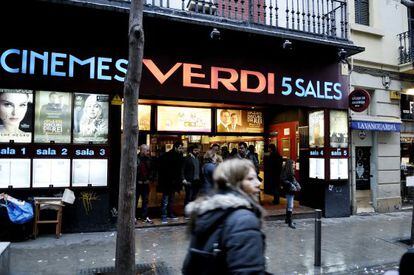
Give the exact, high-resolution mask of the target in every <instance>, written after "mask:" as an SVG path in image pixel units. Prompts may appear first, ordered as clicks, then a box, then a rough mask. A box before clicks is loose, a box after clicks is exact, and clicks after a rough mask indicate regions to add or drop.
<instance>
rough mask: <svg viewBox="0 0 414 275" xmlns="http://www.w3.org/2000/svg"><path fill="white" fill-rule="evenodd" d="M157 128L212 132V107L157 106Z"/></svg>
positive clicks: (172, 130) (160, 129)
mask: <svg viewBox="0 0 414 275" xmlns="http://www.w3.org/2000/svg"><path fill="white" fill-rule="evenodd" d="M157 130H158V131H169V132H201V133H202V132H211V109H207V108H189V107H172V106H157Z"/></svg>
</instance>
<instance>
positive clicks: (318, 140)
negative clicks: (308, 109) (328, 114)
mask: <svg viewBox="0 0 414 275" xmlns="http://www.w3.org/2000/svg"><path fill="white" fill-rule="evenodd" d="M324 123H325V119H324V113H323V111H317V112H312V113H309V147H311V148H315V147H323V146H324V128H325V127H324Z"/></svg>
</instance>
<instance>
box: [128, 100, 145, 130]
mask: <svg viewBox="0 0 414 275" xmlns="http://www.w3.org/2000/svg"><path fill="white" fill-rule="evenodd" d="M123 123H124V104H122V105H121V130H123V129H124V124H123ZM138 127H139V130H140V131H149V130H151V105H145V104H138Z"/></svg>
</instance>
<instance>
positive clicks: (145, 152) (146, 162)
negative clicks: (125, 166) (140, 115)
mask: <svg viewBox="0 0 414 275" xmlns="http://www.w3.org/2000/svg"><path fill="white" fill-rule="evenodd" d="M139 149H140V150H139V154H138V158H137V187H136V203H137V206H138V200H139V198H140V197H141V198H142V208H141V217H140V218H142V221H143V222H145V223H152V220H151V219H150V218H149V217H148V196H149V185H150V182H151V181H153V179H154V165H153V162H152V160H151V158H150V151H149V148H148V145H146V144H142V145H141V146H140V147H139ZM137 208H138V207H137Z"/></svg>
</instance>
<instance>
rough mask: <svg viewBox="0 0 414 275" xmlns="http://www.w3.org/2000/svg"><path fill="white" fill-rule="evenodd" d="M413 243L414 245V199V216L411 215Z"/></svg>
mask: <svg viewBox="0 0 414 275" xmlns="http://www.w3.org/2000/svg"><path fill="white" fill-rule="evenodd" d="M410 239H411V245H412V246H414V201H413V216H412V217H411V238H410Z"/></svg>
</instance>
